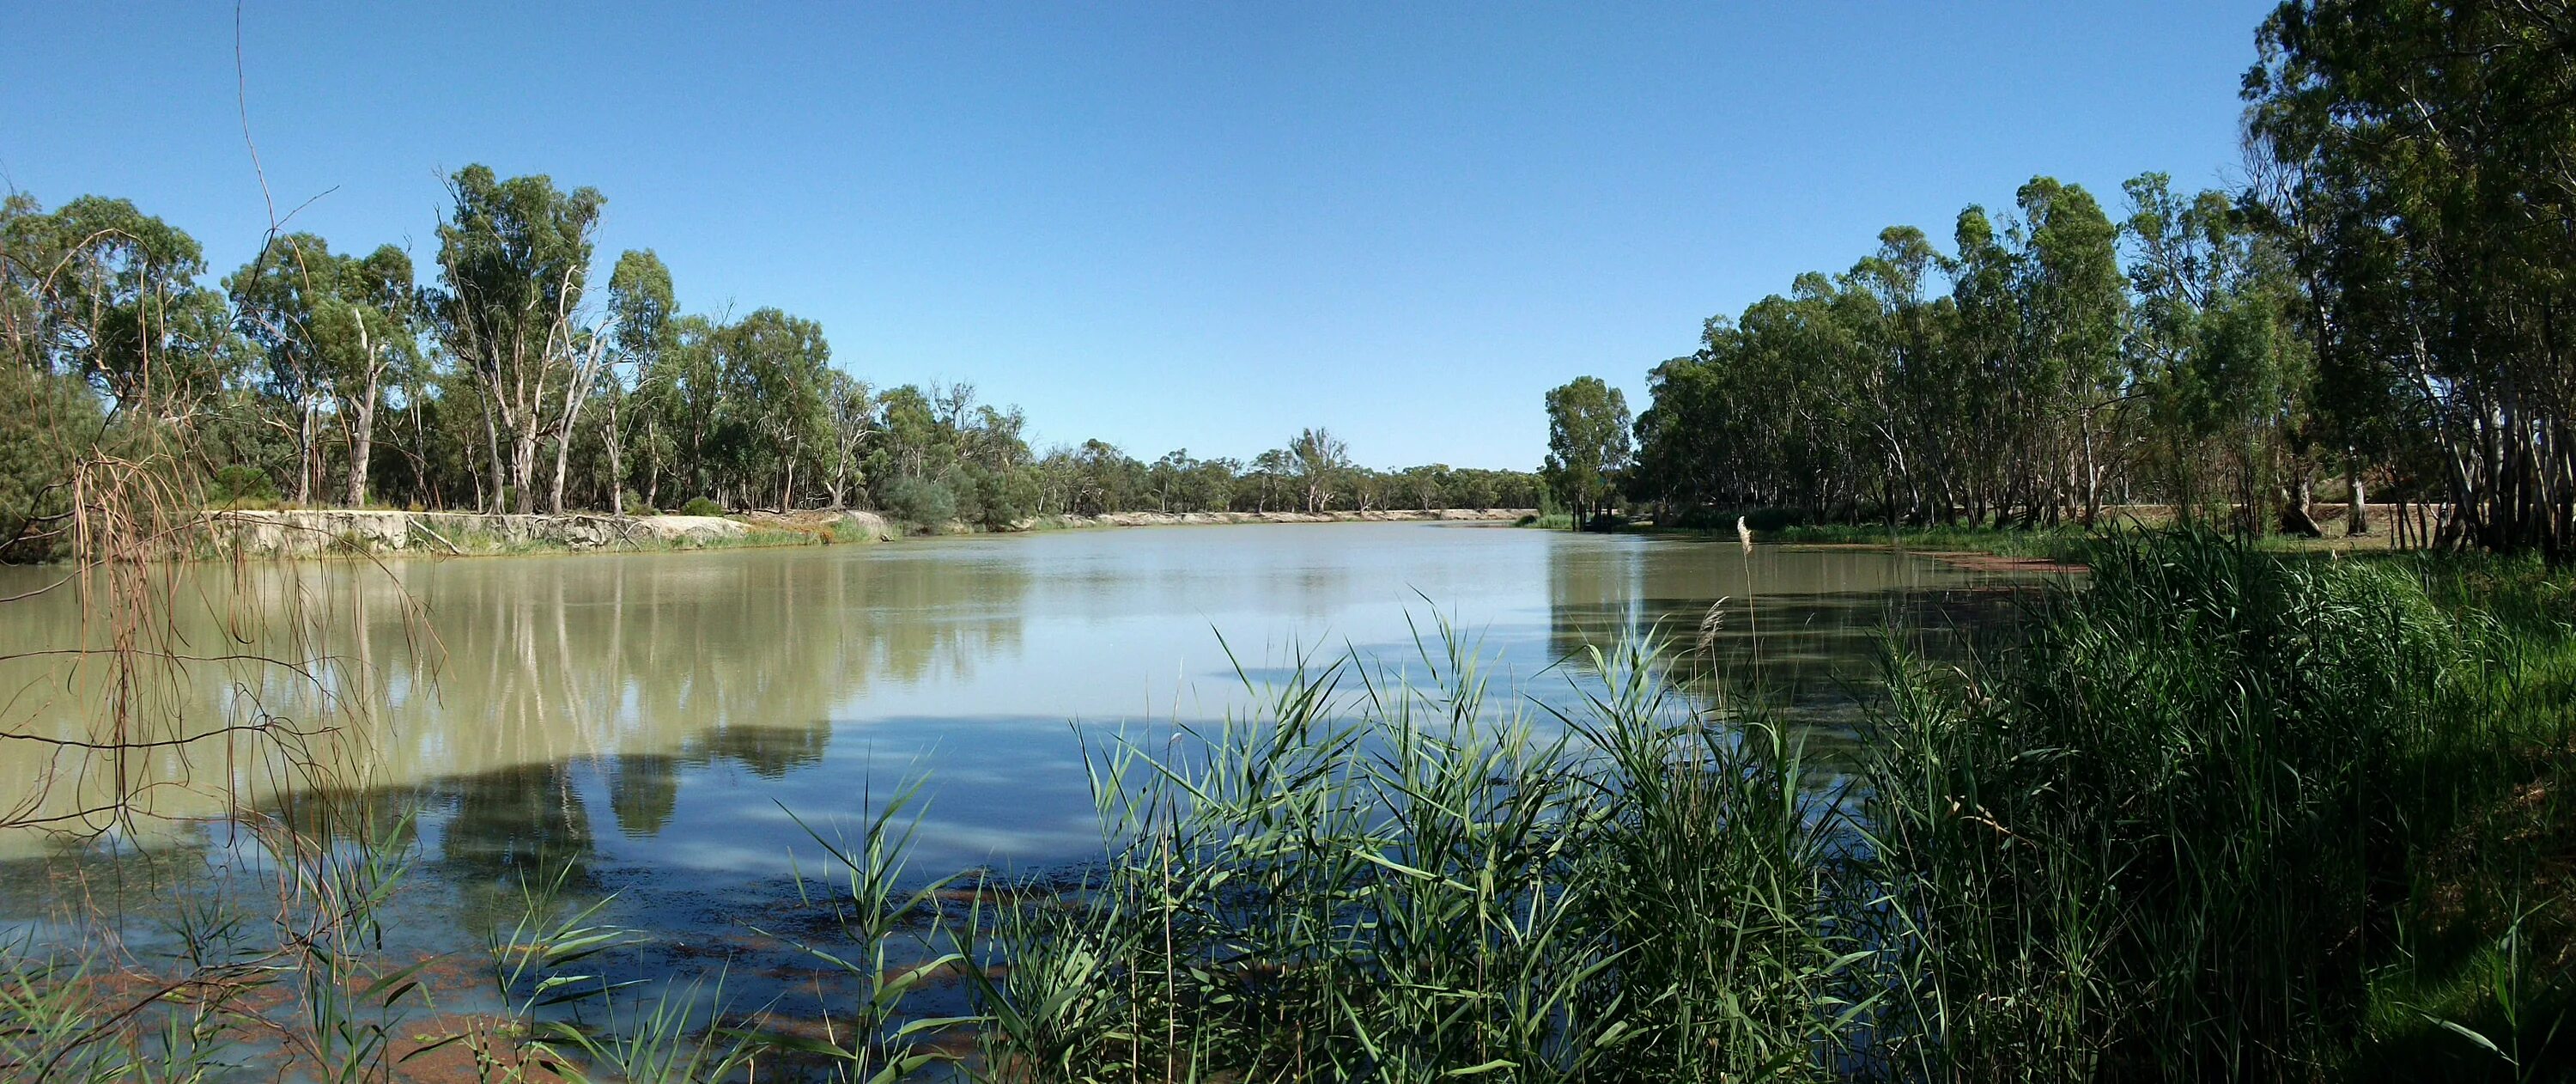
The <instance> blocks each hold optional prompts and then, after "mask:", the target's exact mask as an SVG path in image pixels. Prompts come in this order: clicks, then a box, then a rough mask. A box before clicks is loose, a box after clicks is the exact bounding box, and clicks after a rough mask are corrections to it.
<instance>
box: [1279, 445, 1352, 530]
mask: <svg viewBox="0 0 2576 1084" xmlns="http://www.w3.org/2000/svg"><path fill="white" fill-rule="evenodd" d="M1288 457H1289V461H1290V463H1291V464H1293V465H1294V467H1295V468H1296V471H1297V479H1298V481H1299V482H1300V483H1302V484H1303V485H1304V486H1305V489H1306V510H1307V511H1309V512H1321V511H1323V510H1324V506H1325V505H1326V504H1327V503H1329V502H1330V501H1331V500H1332V496H1333V485H1334V483H1335V482H1336V481H1337V480H1338V479H1339V478H1340V477H1341V475H1342V473H1343V472H1344V471H1346V470H1349V469H1350V465H1351V446H1350V445H1349V444H1347V443H1344V442H1343V441H1342V439H1341V438H1340V437H1336V436H1334V435H1333V431H1332V430H1330V429H1324V428H1321V427H1317V428H1313V429H1305V430H1300V431H1299V432H1298V433H1297V438H1296V439H1295V440H1291V441H1289V442H1288Z"/></svg>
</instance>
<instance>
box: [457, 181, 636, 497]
mask: <svg viewBox="0 0 2576 1084" xmlns="http://www.w3.org/2000/svg"><path fill="white" fill-rule="evenodd" d="M448 193H449V195H450V196H451V197H452V199H453V201H454V206H453V207H452V208H451V209H450V210H449V211H448V212H447V214H446V215H445V216H444V217H443V218H442V220H441V221H440V222H439V225H438V242H439V246H438V263H439V269H440V272H441V276H440V277H441V283H440V286H439V287H437V288H435V289H433V290H431V291H430V292H429V293H428V294H427V295H426V296H425V298H424V300H425V301H426V302H427V308H428V311H429V312H430V314H431V316H432V318H433V326H434V328H435V329H436V332H437V334H438V337H439V340H440V342H441V343H442V344H443V345H444V346H445V347H446V349H447V351H448V353H449V354H450V355H451V356H453V357H454V358H455V359H456V361H457V363H458V364H459V365H461V366H462V367H463V368H464V369H465V371H466V372H467V373H468V374H469V375H470V376H471V377H472V378H473V381H474V386H475V389H476V391H477V392H478V393H479V394H480V395H481V398H482V403H481V405H482V406H483V408H484V410H485V415H484V430H485V439H486V441H487V443H488V444H489V446H490V450H491V455H490V457H489V459H490V466H491V469H492V471H493V482H492V492H491V494H490V496H491V499H492V501H493V502H494V507H495V509H496V510H497V508H498V502H499V501H500V499H501V495H502V493H503V492H504V491H512V492H515V494H516V496H517V510H518V511H521V512H526V511H531V510H533V509H534V507H535V499H536V470H537V457H538V449H539V446H540V445H541V444H542V443H543V442H544V441H545V440H546V439H547V438H548V437H560V436H563V435H564V432H563V430H564V428H565V426H566V425H567V424H568V423H569V421H570V420H571V419H572V417H573V414H574V412H575V411H576V410H577V409H578V407H577V405H576V404H577V403H578V402H579V396H578V395H576V392H577V391H581V390H586V389H582V388H579V387H577V385H578V384H580V383H582V378H583V376H584V374H585V371H588V372H592V373H595V371H596V365H597V364H598V362H599V359H601V358H603V357H604V351H605V349H606V347H607V336H606V335H602V334H599V333H598V332H597V331H596V330H595V329H589V328H585V327H583V326H582V317H583V307H584V302H585V301H586V300H587V297H586V293H585V291H586V287H587V286H588V284H589V276H590V261H591V250H592V244H593V238H594V236H595V235H596V234H597V232H598V228H599V216H600V210H601V208H602V207H603V206H604V205H605V204H606V202H607V201H606V199H605V198H604V197H602V196H601V195H600V194H599V192H598V190H597V189H592V188H577V189H574V190H572V191H570V192H563V191H558V190H557V189H556V188H555V185H554V182H553V181H552V180H551V179H549V178H547V177H545V176H543V175H532V176H525V177H512V178H510V179H508V180H502V179H500V178H499V177H497V176H495V175H494V174H493V172H492V170H491V169H490V168H489V167H487V166H481V165H472V166H467V167H465V168H464V169H461V170H458V171H457V172H456V174H455V175H454V176H453V177H450V178H449V179H448ZM504 436H506V437H507V439H508V444H507V451H508V454H507V455H506V456H504V455H503V454H502V452H503V443H502V441H503V438H504ZM505 472H506V473H505ZM561 481H562V475H561V471H560V469H558V471H557V476H556V482H557V486H556V495H557V503H560V497H561Z"/></svg>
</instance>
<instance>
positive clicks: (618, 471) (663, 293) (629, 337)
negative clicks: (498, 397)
mask: <svg viewBox="0 0 2576 1084" xmlns="http://www.w3.org/2000/svg"><path fill="white" fill-rule="evenodd" d="M608 305H609V308H610V310H611V311H612V312H614V313H615V320H616V332H615V339H616V352H615V353H614V354H613V355H611V356H612V358H613V359H614V360H615V362H616V363H618V364H624V365H626V366H627V367H628V368H629V369H630V370H631V371H633V372H634V373H635V374H636V379H637V380H639V381H640V380H642V379H643V378H644V376H643V374H645V373H647V372H650V371H652V370H653V368H654V367H655V366H657V365H659V364H660V363H661V361H662V357H663V355H664V354H666V353H667V352H669V350H670V348H671V339H672V334H673V329H672V326H671V320H672V318H673V317H675V316H677V315H679V300H678V295H677V294H676V293H675V292H674V291H673V290H672V289H671V269H670V268H668V267H666V266H663V264H662V258H661V257H660V256H657V255H654V253H653V250H652V249H649V248H648V249H644V250H642V251H628V252H623V253H619V254H618V257H617V267H616V269H615V270H612V271H610V272H609V274H608ZM607 377H608V421H607V424H606V426H605V427H604V428H603V430H602V435H603V437H604V440H603V443H604V444H605V446H606V448H607V451H608V488H609V493H610V497H609V501H610V509H609V510H610V511H613V512H616V513H617V514H619V515H624V514H625V512H626V470H625V462H624V453H625V447H626V435H625V432H624V431H623V430H621V429H619V428H618V414H619V407H620V406H621V405H622V403H623V401H624V399H625V394H626V386H625V382H624V381H622V380H620V379H619V378H618V376H617V373H616V371H615V369H614V368H612V369H610V370H609V372H608V373H607ZM646 417H647V421H648V424H649V420H650V417H651V415H650V414H649V413H648V414H647V416H646ZM647 446H648V447H649V446H650V444H649V441H648V443H647ZM658 466H659V464H658V463H657V464H654V465H653V467H648V468H647V469H648V470H650V469H653V468H654V467H658Z"/></svg>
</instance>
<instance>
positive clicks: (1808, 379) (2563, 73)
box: [1547, 3, 2576, 561]
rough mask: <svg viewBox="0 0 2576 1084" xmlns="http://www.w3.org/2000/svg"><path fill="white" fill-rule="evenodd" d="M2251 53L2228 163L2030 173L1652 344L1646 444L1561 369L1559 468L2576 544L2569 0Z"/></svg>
mask: <svg viewBox="0 0 2576 1084" xmlns="http://www.w3.org/2000/svg"><path fill="white" fill-rule="evenodd" d="M2257 46H2258V49H2259V58H2260V59H2259V62H2258V63H2257V64H2256V65H2255V66H2254V67H2253V68H2252V69H2251V70H2250V71H2249V72H2248V73H2247V74H2246V76H2245V79H2244V85H2243V96H2244V100H2245V103H2246V110H2245V114H2244V143H2245V146H2246V149H2247V154H2246V160H2245V163H2244V165H2243V166H2242V168H2241V169H2240V170H2239V171H2238V174H2239V180H2238V181H2237V182H2236V183H2233V184H2231V185H2229V186H2227V187H2224V188H2215V189H2205V190H2198V191H2194V190H2190V189H2188V188H2187V187H2178V186H2177V185H2176V184H2175V183H2174V181H2173V180H2172V178H2170V177H2169V176H2167V175H2165V174H2161V173H2148V174H2144V175H2141V176H2138V177H2136V178H2134V179H2131V180H2129V181H2127V182H2126V183H2125V184H2123V185H2122V186H2121V192H2120V193H2119V195H2118V196H2117V197H2116V199H2114V200H2110V201H2106V200H2105V199H2104V198H2103V197H2101V196H2097V195H2096V194H2095V193H2092V192H2089V191H2087V190H2085V189H2084V188H2083V187H2082V186H2080V185H2076V184H2069V183H2063V182H2061V181H2059V180H2057V179H2054V178H2051V177H2046V176H2040V177H2035V178H2033V179H2032V180H2030V181H2029V182H2028V183H2027V184H2024V185H2022V186H2021V187H2020V189H2019V190H2018V191H2017V192H2015V193H2013V195H2012V202H2011V204H2010V206H2009V207H2008V208H2004V209H2001V210H2000V211H1998V210H1995V209H1990V208H1988V207H1985V206H1969V207H1967V208H1965V209H1963V210H1962V211H1960V212H1959V215H1958V217H1957V219H1956V221H1955V222H1954V223H1953V224H1952V225H1951V228H1950V230H1949V243H1948V245H1947V246H1946V247H1944V246H1942V245H1940V244H1938V243H1936V241H1935V239H1934V236H1933V235H1932V234H1930V233H1928V232H1927V231H1925V230H1923V229H1919V228H1916V227H1912V226H1895V227H1890V228H1888V229H1887V230H1885V231H1883V232H1881V233H1880V234H1879V236H1878V238H1877V240H1878V246H1877V248H1876V249H1875V250H1874V251H1871V252H1869V253H1867V254H1866V255H1864V256H1862V257H1861V258H1860V259H1859V260H1858V261H1856V262H1855V263H1854V264H1853V265H1852V266H1851V267H1850V268H1849V269H1847V270H1845V271H1843V272H1841V273H1839V274H1826V273H1822V272H1810V273H1807V274H1801V275H1799V276H1797V277H1796V278H1795V280H1794V281H1793V282H1792V283H1791V284H1790V286H1789V289H1788V291H1787V292H1786V293H1785V294H1778V295H1773V296H1769V297H1765V298H1762V299H1760V300H1758V301H1755V302H1753V303H1752V304H1751V305H1749V306H1747V307H1746V308H1745V309H1744V310H1743V311H1742V312H1741V313H1740V314H1736V315H1725V314H1721V315H1718V316H1714V317H1711V318H1709V319H1708V321H1707V323H1706V325H1705V327H1704V329H1703V331H1702V333H1701V336H1700V345H1699V348H1698V349H1697V350H1696V351H1694V352H1693V353H1691V354H1689V355H1686V356H1683V357H1677V358H1673V359H1671V360H1669V361H1665V362H1663V363H1661V364H1659V365H1656V366H1654V367H1653V370H1652V372H1651V374H1650V375H1649V377H1648V385H1649V392H1650V395H1651V397H1652V402H1651V404H1650V405H1649V406H1648V407H1647V408H1646V409H1644V410H1643V411H1641V412H1640V413H1639V414H1638V415H1637V416H1636V418H1635V420H1634V426H1633V440H1634V455H1633V457H1631V456H1630V455H1629V446H1630V445H1629V442H1630V437H1631V435H1630V433H1629V432H1626V431H1613V430H1614V429H1617V428H1619V427H1613V426H1605V425H1603V424H1600V423H1601V420H1602V419H1604V418H1612V419H1622V418H1624V416H1625V414H1626V405H1625V403H1624V402H1622V401H1619V400H1618V393H1617V392H1616V391H1615V389H1607V388H1604V387H1598V386H1578V385H1580V384H1581V382H1577V384H1569V385H1567V386H1566V387H1564V388H1561V389H1559V390H1558V392H1557V393H1551V397H1550V402H1549V411H1550V418H1551V433H1552V440H1551V454H1550V459H1549V465H1548V468H1547V470H1548V473H1549V476H1550V479H1551V485H1552V486H1553V487H1554V488H1555V489H1556V490H1557V491H1558V492H1559V493H1560V494H1561V495H1562V496H1563V497H1564V499H1565V501H1566V503H1567V504H1568V505H1569V506H1577V505H1584V504H1586V503H1587V502H1590V503H1591V504H1593V505H1595V506H1597V505H1598V504H1599V502H1600V501H1601V500H1602V499H1603V498H1605V497H1606V496H1607V495H1608V491H1609V490H1611V489H1612V488H1616V489H1617V490H1618V491H1619V493H1620V494H1621V495H1624V496H1625V498H1626V499H1627V500H1628V501H1629V502H1630V503H1631V505H1632V506H1634V507H1635V508H1637V509H1641V510H1642V511H1641V514H1644V515H1647V516H1651V517H1652V518H1655V519H1657V520H1659V521H1668V520H1671V519H1673V518H1676V517H1678V518H1680V519H1683V520H1688V519H1690V518H1691V517H1692V516H1693V515H1694V514H1700V513H1710V512H1725V513H1729V514H1731V513H1733V512H1735V511H1738V510H1747V509H1775V510H1779V511H1781V512H1783V513H1785V514H1787V515H1790V516H1792V517H1795V518H1802V519H1806V520H1809V521H1817V522H1845V523H1871V522H1882V521H1883V522H1886V523H1889V524H1891V525H1893V524H1907V525H1915V526H1925V525H1944V526H1946V525H1954V524H1974V525H1990V526H2029V525H2055V524H2060V523H2064V522H2067V521H2070V520H2072V521H2077V522H2080V523H2082V524H2084V525H2087V526H2090V525H2093V524H2095V523H2096V522H2097V521H2098V520H2099V519H2100V518H2101V517H2102V515H2103V512H2104V509H2105V508H2106V507H2109V506H2114V505H2141V504H2142V505H2152V506H2162V507H2166V508H2170V509H2171V511H2172V515H2173V516H2174V518H2177V519H2179V520H2181V521H2183V522H2185V523H2194V522H2207V523H2211V524H2213V525H2216V526H2220V527H2223V528H2229V529H2234V530H2238V531H2244V532H2255V533H2260V532H2266V531H2271V530H2275V529H2277V530H2282V531H2287V532H2295V533H2303V534H2305V533H2315V532H2317V531H2319V530H2320V529H2321V528H2320V527H2319V525H2318V523H2317V522H2316V521H2317V520H2319V519H2325V518H2328V516H2327V514H2326V512H2327V510H2321V509H2320V508H2319V506H2318V500H2319V498H2320V497H2321V496H2323V497H2326V498H2328V499H2332V500H2336V501H2338V502H2339V503H2341V504H2343V505H2344V506H2345V509H2346V511H2344V512H2343V513H2342V514H2343V516H2344V522H2343V524H2341V529H2343V530H2346V531H2350V532H2354V533H2368V532H2370V531H2372V530H2373V529H2374V524H2373V523H2372V522H2371V519H2370V514H2369V505H2368V502H2369V501H2371V500H2376V501H2379V502H2382V503H2386V502H2391V501H2394V502H2398V503H2399V505H2400V508H2401V509H2403V508H2405V507H2407V506H2409V505H2411V506H2413V507H2414V509H2415V512H2416V515H2415V516H2414V519H2416V520H2417V521H2419V522H2422V523H2423V524H2424V530H2425V532H2426V533H2427V534H2428V535H2429V536H2430V537H2428V538H2426V539H2424V541H2426V542H2430V543H2433V544H2439V545H2445V546H2477V547H2483V548H2488V549H2495V550H2534V551H2539V552H2542V553H2544V554H2546V555H2548V556H2549V557H2550V558H2551V559H2552V560H2553V561H2562V560H2564V559H2566V558H2568V557H2570V556H2571V555H2576V430H2571V428H2570V426H2571V422H2572V421H2576V413H2571V412H2572V411H2576V355H2571V351H2576V319H2571V317H2576V109H2571V107H2570V106H2571V102H2576V18H2571V17H2570V15H2569V13H2568V12H2567V11H2566V9H2565V6H2564V5H2468V6H2463V7H2461V8H2460V9H2459V10H2456V11H2453V10H2451V9H2450V8H2449V6H2447V5H2430V4H2398V5H2379V4H2347V3H2316V4H2289V5H2284V6H2282V8H2281V9H2280V10H2279V11H2278V12H2276V13H2275V14H2274V15H2273V16H2272V17H2271V18H2269V19H2268V20H2266V21H2265V23H2264V24H2263V25H2262V27H2261V29H2260V30H2259V31H2258V33H2257ZM1587 379H1589V378H1587ZM1594 385H1598V382H1597V381H1595V382H1594ZM1605 392H1606V394H1605ZM1560 397H1561V398H1560ZM2428 506H2429V509H2428ZM2428 511H2429V515H2428V514H2427V513H2428Z"/></svg>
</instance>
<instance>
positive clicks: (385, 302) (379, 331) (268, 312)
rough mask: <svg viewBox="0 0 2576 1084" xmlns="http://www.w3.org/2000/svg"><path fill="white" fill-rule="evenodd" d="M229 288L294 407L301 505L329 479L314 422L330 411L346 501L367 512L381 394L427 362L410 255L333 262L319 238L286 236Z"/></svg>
mask: <svg viewBox="0 0 2576 1084" xmlns="http://www.w3.org/2000/svg"><path fill="white" fill-rule="evenodd" d="M224 287H225V289H226V290H227V291H228V292H229V293H230V294H231V296H232V299H233V309H234V312H235V313H236V315H237V318H238V320H239V322H240V324H241V327H242V330H243V332H244V333H245V334H247V335H248V336H249V337H250V339H251V340H252V341H253V342H256V343H258V344H259V345H260V347H261V348H262V349H263V350H264V352H265V353H266V354H267V356H268V359H269V364H268V368H269V371H270V378H269V379H270V383H271V384H272V386H273V387H275V388H277V389H278V390H279V392H280V393H281V396H282V397H283V398H285V399H287V401H289V402H290V403H292V404H294V405H295V407H296V426H295V427H294V436H295V442H296V447H297V457H296V458H297V462H298V469H297V471H296V485H295V492H296V499H297V500H299V501H301V500H308V499H310V496H311V492H312V489H313V487H314V485H315V484H316V483H317V482H318V481H319V480H320V478H321V476H322V474H323V469H324V465H323V462H322V448H321V445H320V440H319V433H318V432H317V428H318V426H317V424H316V419H317V415H318V414H319V413H320V412H321V411H323V410H325V409H327V410H328V412H329V415H330V418H331V420H332V421H333V422H334V423H335V424H336V425H337V426H338V428H339V430H340V437H341V440H342V442H343V444H344V446H345V447H346V448H347V449H348V460H347V464H346V467H347V487H346V490H345V491H344V495H345V499H346V501H347V502H348V504H349V505H350V506H351V507H361V506H364V505H365V504H366V503H367V484H368V478H369V472H370V464H371V463H372V461H373V457H374V448H375V434H376V421H377V416H378V414H379V412H380V408H381V407H382V405H383V402H384V398H385V394H386V392H387V391H388V390H389V388H390V387H391V386H392V385H394V384H396V383H407V382H409V381H408V377H409V374H410V373H411V372H412V371H413V370H414V369H416V368H417V367H418V366H419V365H420V364H421V362H422V359H421V352H420V337H419V332H420V313H419V293H418V289H417V287H416V286H415V285H414V283H413V280H412V263H411V256H410V255H409V254H408V253H405V252H404V251H403V250H402V249H400V248H397V247H395V246H393V245H381V246H378V247H377V248H376V250H375V251H374V252H371V253H368V254H367V255H365V256H354V255H342V254H335V253H333V252H332V251H331V248H330V245H329V244H328V243H326V242H325V241H323V239H322V238H320V237H317V236H314V235H312V234H309V233H296V234H287V235H284V236H281V237H277V238H274V239H272V240H271V241H270V242H269V243H268V244H267V245H265V246H264V247H263V248H262V250H261V252H260V254H259V255H258V256H256V257H254V258H253V259H252V260H251V262H250V263H248V264H246V265H244V266H243V267H242V269H241V270H240V271H237V272H235V273H234V274H233V275H232V276H231V277H229V278H227V279H225V280H224Z"/></svg>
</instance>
